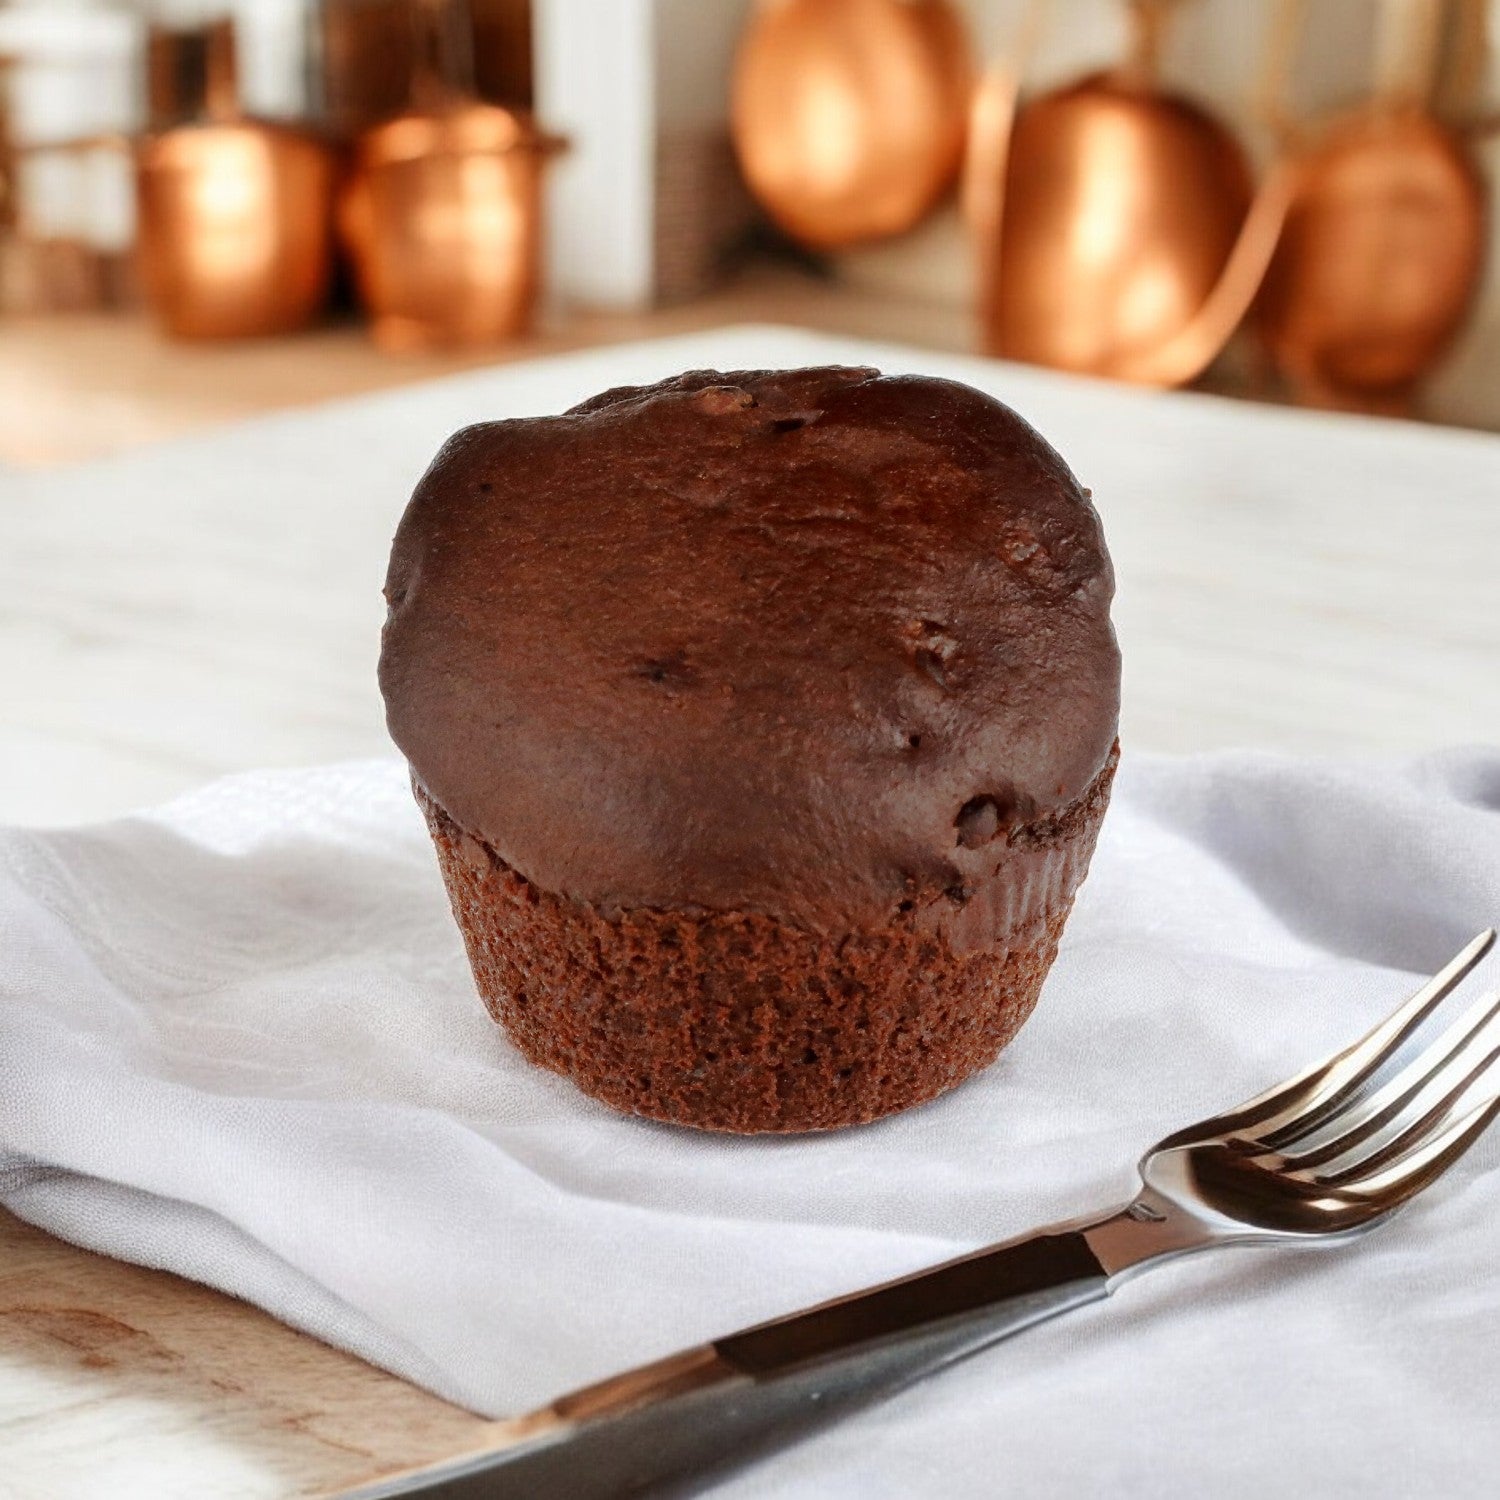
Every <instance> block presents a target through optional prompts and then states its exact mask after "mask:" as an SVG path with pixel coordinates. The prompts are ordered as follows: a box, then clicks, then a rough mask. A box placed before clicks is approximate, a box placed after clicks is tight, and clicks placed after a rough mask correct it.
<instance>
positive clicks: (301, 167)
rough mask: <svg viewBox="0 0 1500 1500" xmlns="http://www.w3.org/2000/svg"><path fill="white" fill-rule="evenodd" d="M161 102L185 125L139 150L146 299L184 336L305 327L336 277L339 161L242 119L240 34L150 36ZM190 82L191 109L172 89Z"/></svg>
mask: <svg viewBox="0 0 1500 1500" xmlns="http://www.w3.org/2000/svg"><path fill="white" fill-rule="evenodd" d="M150 55H151V56H152V58H153V62H154V68H153V77H154V79H156V80H158V81H160V80H169V81H171V82H172V83H173V84H174V88H173V89H170V90H169V89H167V88H166V87H165V85H161V86H159V88H158V89H157V91H156V92H155V93H154V95H153V99H154V103H155V104H156V105H158V106H159V107H160V108H162V109H163V110H166V111H170V112H171V113H173V114H176V115H179V116H186V117H188V118H187V119H186V122H185V123H181V124H176V125H173V126H170V127H169V128H167V129H164V130H156V131H152V132H150V133H148V134H146V135H145V136H142V137H141V138H139V139H138V140H136V141H135V142H134V143H133V147H134V151H135V159H136V191H137V207H138V215H139V229H138V236H139V238H138V254H139V262H140V272H141V279H142V282H143V285H144V289H145V294H146V300H147V302H148V304H149V306H150V308H151V310H152V312H153V313H154V314H155V315H156V317H157V319H158V320H159V322H160V323H161V325H162V327H163V328H164V329H165V330H166V331H167V332H168V333H169V334H171V335H173V336H174V337H177V338H249V337H257V336H261V335H265V334H273V333H284V332H286V331H288V330H290V329H294V328H299V327H302V326H303V325H304V324H306V323H308V322H309V321H311V320H312V319H313V318H314V317H316V316H317V314H318V313H319V311H320V310H321V309H322V307H323V306H324V304H325V302H326V300H327V297H328V291H329V284H330V280H331V277H332V271H333V231H332V209H333V201H334V195H335V189H336V178H337V158H336V154H335V153H334V151H333V150H332V148H331V147H330V146H329V145H328V143H327V142H325V141H323V140H322V139H320V138H319V137H318V136H316V135H314V134H312V133H311V132H309V131H305V130H300V129H296V128H293V127H291V126H287V125H282V124H273V123H271V122H268V121H264V120H257V119H252V118H248V117H246V116H243V115H241V114H240V113H239V112H238V107H237V104H236V102H235V89H234V82H233V80H234V32H233V28H232V26H231V25H230V24H229V23H227V22H221V23H218V24H216V25H214V26H213V27H211V28H209V29H207V30H206V31H204V32H199V33H193V34H184V33H178V34H174V35H168V36H162V35H160V34H158V35H156V36H153V38H152V47H151V54H150ZM184 81H186V89H187V91H188V92H189V93H191V91H192V90H193V89H194V88H197V89H199V90H201V97H200V98H199V99H198V100H197V101H196V102H194V101H192V100H190V99H186V98H184V97H183V92H182V89H180V88H177V87H175V85H181V84H183V83H184Z"/></svg>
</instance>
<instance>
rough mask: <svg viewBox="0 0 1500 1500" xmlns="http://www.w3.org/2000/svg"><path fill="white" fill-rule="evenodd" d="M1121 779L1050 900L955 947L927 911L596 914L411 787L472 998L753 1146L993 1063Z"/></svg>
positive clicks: (524, 1034) (931, 1093)
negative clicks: (875, 917) (846, 918)
mask: <svg viewBox="0 0 1500 1500" xmlns="http://www.w3.org/2000/svg"><path fill="white" fill-rule="evenodd" d="M1113 770H1114V762H1113V757H1111V762H1110V765H1109V766H1108V767H1107V768H1106V771H1105V772H1104V773H1103V774H1102V775H1101V776H1100V778H1099V780H1098V781H1097V782H1096V783H1095V785H1094V787H1092V788H1091V789H1090V792H1089V794H1088V796H1086V797H1085V799H1084V800H1083V801H1082V802H1081V803H1079V804H1077V805H1076V807H1075V808H1074V809H1073V810H1072V811H1073V812H1074V813H1075V814H1076V816H1074V817H1069V818H1068V819H1067V820H1066V823H1067V825H1069V826H1065V827H1060V828H1057V829H1056V830H1055V836H1056V841H1057V844H1058V845H1059V846H1060V847H1058V848H1057V849H1056V851H1055V853H1056V855H1057V858H1058V860H1059V862H1060V864H1061V865H1062V866H1063V867H1064V868H1061V869H1058V870H1057V872H1056V873H1057V874H1058V875H1059V876H1061V878H1059V879H1056V880H1054V881H1051V882H1049V883H1048V884H1049V886H1050V889H1051V892H1052V893H1053V898H1054V899H1053V900H1052V902H1051V904H1050V905H1049V906H1048V907H1047V908H1046V909H1045V910H1044V911H1043V912H1042V913H1041V914H1040V915H1039V917H1038V918H1037V919H1036V920H1034V921H1032V922H1031V923H1029V924H1028V925H1027V927H1026V929H1024V930H1023V931H1021V932H1018V933H1015V934H1013V935H1012V936H1011V938H1010V940H1009V941H1007V942H1006V943H1004V944H1003V945H1001V944H990V945H982V946H979V947H975V948H971V949H968V950H966V951H955V950H954V949H953V948H951V947H950V946H949V945H948V943H947V942H945V941H944V940H943V939H942V938H941V937H940V936H938V935H937V934H936V933H934V932H933V931H931V930H930V927H929V926H924V924H923V922H922V914H921V913H920V911H912V912H906V913H898V914H897V915H895V916H894V917H893V919H892V921H891V923H890V925H889V926H888V927H885V928H883V929H881V930H879V931H871V932H856V933H850V934H846V935H843V936H840V937H820V936H818V935H816V934H814V933H810V932H806V931H803V930H802V929H800V928H796V927H792V926H790V925H788V924H786V923H784V922H780V921H777V920H776V919H775V918H772V917H768V916H764V915H760V914H757V913H742V912H706V913H686V912H672V911H656V910H651V909H646V908H637V909H630V910H625V911H623V912H621V913H619V914H618V915H611V916H607V917H606V916H605V915H603V914H601V913H600V912H599V911H597V910H596V909H595V908H593V907H592V906H589V905H587V904H586V903H583V902H580V901H574V900H571V899H569V898H566V897H561V896H557V895H554V894H552V893H550V892H547V891H542V890H539V889H538V888H537V887H535V886H534V885H532V884H531V882H530V881H528V880H526V879H525V878H524V877H523V876H522V875H520V874H519V873H517V872H516V871H515V870H514V869H512V868H511V867H510V866H509V865H507V864H506V863H505V862H504V861H503V860H502V859H500V858H499V856H498V855H496V854H495V852H494V851H493V850H492V849H491V848H490V847H489V846H488V845H487V844H485V843H484V842H483V841H482V840H480V839H477V838H475V837H473V836H472V835H470V834H468V833H467V832H465V830H463V829H462V828H460V827H459V826H458V825H457V824H456V823H455V822H454V821H453V820H452V819H451V818H450V817H448V815H447V814H446V813H445V812H444V811H443V809H442V808H441V807H439V806H438V805H437V804H436V803H435V802H434V801H433V800H432V799H431V798H430V797H429V796H428V795H427V794H426V792H425V790H424V789H423V788H422V787H421V786H420V784H418V785H416V786H415V790H416V794H417V800H418V802H419V803H420V804H421V806H422V809H423V811H424V813H425V814H426V816H427V822H428V827H429V828H430V830H431V832H432V837H433V842H434V843H435V845H436V846H437V853H438V861H439V864H440V866H441V868H442V872H443V878H444V881H445V882H446V884H447V888H448V895H449V899H450V901H451V903H452V906H453V912H454V916H455V917H456V918H457V921H458V926H459V928H460V930H461V931H462V933H463V937H464V942H465V945H466V947H467V949H468V954H469V960H470V963H471V965H472V967H473V971H474V978H475V982H476V984H477V986H478V989H479V993H480V995H481V997H482V998H483V1000H484V1003H485V1005H486V1007H487V1008H488V1010H489V1012H490V1014H491V1015H492V1016H493V1017H494V1018H495V1020H497V1021H498V1022H499V1023H500V1024H501V1026H503V1027H504V1029H505V1031H506V1032H507V1034H508V1035H509V1036H510V1038H511V1040H512V1041H513V1042H514V1043H515V1045H516V1046H517V1047H518V1048H519V1049H520V1050H521V1052H522V1053H524V1054H525V1056H526V1057H527V1058H528V1059H530V1061H532V1062H533V1063H536V1064H538V1065H539V1066H541V1067H544V1068H549V1069H551V1070H552V1071H553V1072H556V1073H561V1074H562V1075H563V1076H564V1077H566V1078H569V1079H571V1080H572V1081H573V1082H574V1083H575V1084H577V1086H578V1087H579V1088H580V1089H582V1090H583V1092H584V1093H586V1094H590V1095H592V1096H593V1097H594V1098H596V1099H599V1100H602V1101H603V1102H604V1103H606V1104H609V1105H611V1106H613V1107H614V1108H615V1109H618V1110H622V1111H624V1112H626V1113H628V1114H635V1115H643V1116H646V1117H647V1118H649V1119H653V1120H662V1121H666V1122H669V1123H672V1124H678V1125H689V1126H694V1127H696V1128H698V1129H703V1130H717V1131H730V1132H734V1133H738V1134H759V1133H762V1132H773V1131H806V1130H829V1129H833V1128H835V1127H838V1126H843V1125H855V1124H861V1123H864V1122H867V1121H870V1120H875V1119H878V1118H880V1117H881V1116H882V1115H888V1114H892V1113H894V1112H895V1111H897V1110H902V1109H907V1108H909V1107H910V1106H912V1105H914V1104H920V1103H922V1102H923V1101H925V1100H928V1099H932V1098H934V1097H935V1096H937V1095H938V1094H941V1093H944V1092H945V1091H946V1090H948V1089H950V1088H953V1087H954V1086H955V1085H956V1084H959V1083H961V1082H963V1080H964V1079H965V1078H967V1077H969V1076H970V1075H971V1074H972V1073H974V1072H976V1071H977V1070H979V1069H980V1068H984V1067H987V1066H988V1065H989V1064H990V1063H992V1062H993V1061H994V1060H995V1058H996V1057H997V1056H998V1055H999V1053H1000V1051H1001V1049H1002V1048H1004V1047H1005V1045H1006V1044H1007V1043H1008V1042H1009V1041H1010V1040H1011V1038H1012V1037H1013V1036H1015V1034H1016V1032H1017V1031H1018V1030H1019V1029H1020V1027H1021V1025H1022V1023H1023V1022H1024V1021H1025V1020H1026V1018H1027V1017H1028V1016H1029V1015H1030V1014H1031V1011H1032V1009H1033V1007H1034V1006H1035V1004H1036V1000H1037V995H1038V993H1039V991H1040V990H1041V986H1042V981H1043V979H1044V978H1045V977H1046V974H1047V970H1048V969H1049V968H1050V967H1051V965H1052V960H1053V958H1054V957H1055V956H1056V953H1057V944H1058V939H1059V938H1060V937H1061V935H1062V929H1063V924H1064V922H1065V921H1066V919H1067V916H1068V912H1069V911H1070V910H1071V908H1072V904H1073V893H1074V891H1075V890H1076V889H1077V886H1078V884H1079V882H1080V881H1081V880H1082V878H1083V875H1084V872H1085V870H1086V868H1087V865H1088V859H1089V855H1090V854H1091V853H1092V850H1093V845H1094V839H1095V835H1096V833H1097V830H1098V823H1099V820H1100V819H1101V818H1102V816H1103V813H1104V808H1105V805H1106V804H1107V802H1108V798H1109V783H1110V780H1111V778H1112V774H1113Z"/></svg>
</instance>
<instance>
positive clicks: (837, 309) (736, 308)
mask: <svg viewBox="0 0 1500 1500" xmlns="http://www.w3.org/2000/svg"><path fill="white" fill-rule="evenodd" d="M744 321H761V322H786V323H792V324H796V325H799V326H802V327H807V328H819V329H826V330H828V331H831V332H842V333H850V334H855V335H859V336H862V337H866V338H885V339H892V340H899V341H904V342H909V343H914V344H918V345H922V346H925V347H931V348H935V349H947V350H962V349H967V348H968V347H969V346H970V344H971V342H972V337H973V335H972V332H971V329H970V326H969V320H968V319H967V318H966V317H965V316H964V315H963V314H962V313H961V312H959V311H957V310H955V309H954V308H951V307H932V306H928V305H925V304H919V303H911V302H901V301H897V300H893V299H891V298H889V297H882V296H879V295H877V294H874V293H862V292H857V291H852V290H848V289H845V290H840V291H838V292H831V291H830V289H829V286H828V284H827V283H826V282H823V281H821V280H818V279H816V278H813V277H811V276H806V275H801V274H798V273H795V272H790V271H783V272H776V271H769V272H767V271H761V272H757V273H755V274H753V275H750V276H747V277H742V278H740V279H738V280H736V281H735V282H734V283H733V284H731V285H730V286H727V287H726V288H725V289H723V290H722V291H720V292H717V293H714V294H712V295H710V296H707V297H704V298H701V299H699V300H698V301H696V302H693V303H690V304H686V305H684V306H681V307H676V308H668V309H665V310H661V311H657V312H651V313H571V314H565V313H562V312H558V311H553V312H551V313H548V314H546V315H545V316H544V317H543V318H542V319H541V322H540V326H539V328H538V330H537V332H536V333H534V334H532V335H531V336H530V337H527V338H525V339H521V340H518V341H516V342H515V343H512V344H507V345H504V346H502V347H499V348H496V349H486V350H482V351H468V352H460V353H450V354H410V355H392V354H386V353H383V352H382V351H380V350H378V349H376V348H375V346H374V345H373V344H372V343H371V342H370V340H369V338H368V337H367V335H366V334H365V332H364V330H363V329H362V328H361V327H359V326H358V325H357V324H355V323H352V322H349V323H341V324H333V325H330V326H328V327H324V328H319V329H314V330H311V331H309V332H307V333H303V334H298V335H295V336H293V337H290V338H280V339H267V340H262V341H251V342H246V343H232V344H214V343H204V344H184V343H171V342H168V341H166V340H164V339H162V338H161V337H160V336H159V335H158V334H157V333H156V331H155V330H154V329H153V328H152V327H151V325H150V324H149V323H148V322H147V321H146V320H145V319H144V318H143V317H140V316H122V315H119V314H90V315H79V316H74V317H51V318H31V319H11V320H7V321H5V322H4V323H3V324H0V463H12V464H17V465H28V466H30V465H54V464H61V463H72V462H77V461H79V460H84V459H91V458H102V457H104V456H106V455H108V454H111V453H117V452H121V451H122V450H124V449H127V448H133V447H136V446H139V445H141V444H144V443H152V442H157V441H160V440H161V439H164V438H171V437H177V436H180V435H181V434H183V433H186V432H190V431H194V430H197V429H199V428H203V427H210V426H213V425H215V424H217V423H223V422H231V421H234V420H236V419H237V418H242V417H248V416H254V415H257V414H259V413H262V412H267V411H279V410H283V409H286V408H288V407H296V406H306V405H310V404H314V403H316V402H319V401H328V400H332V399H335V398H337V397H340V396H355V395H359V394H361V393H363V392H366V391H376V390H385V389H388V388H390V387H392V386H398V385H406V384H409V383H411V382H414V381H419V380H430V379H432V378H434V377H436V376H440V375H449V374H453V373H454V372H456V371H459V370H468V369H473V368H476V367H478V366H481V365H487V364H497V363H498V364H503V363H510V362H513V361H515V360H518V359H529V358H534V357H536V356H538V355H543V354H558V353H563V352H565V351H567V350H570V349H581V348H586V347H590V346H593V345H598V344H605V343H615V342H620V341H623V340H626V339H638V338H648V337H657V336H659V335H662V334H671V333H685V332H688V331H691V330H693V329H698V328H713V327H716V326H718V325H719V324H722V323H726V322H744Z"/></svg>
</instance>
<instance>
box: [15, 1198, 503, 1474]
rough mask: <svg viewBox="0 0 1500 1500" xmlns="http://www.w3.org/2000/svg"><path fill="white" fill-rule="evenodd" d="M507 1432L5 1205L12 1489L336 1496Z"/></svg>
mask: <svg viewBox="0 0 1500 1500" xmlns="http://www.w3.org/2000/svg"><path fill="white" fill-rule="evenodd" d="M496 1431H497V1428H496V1424H493V1423H489V1422H485V1421H483V1420H481V1419H480V1418H479V1417H476V1416H473V1415H472V1414H471V1413H469V1412H466V1411H462V1410H460V1409H459V1408H458V1407H456V1406H450V1405H448V1403H447V1402H445V1401H439V1400H438V1399H437V1397H435V1396H429V1395H428V1394H427V1393H426V1392H424V1391H420V1390H418V1389H417V1388H416V1387H415V1386H412V1385H408V1384H407V1383H406V1382H405V1381H403V1380H397V1379H396V1378H395V1377H394V1376H391V1375H386V1374H384V1373H383V1372H381V1371H379V1370H377V1369H375V1368H374V1366H372V1365H367V1364H365V1363H364V1361H363V1360H359V1359H355V1358H353V1357H352V1356H350V1355H347V1354H342V1353H340V1352H339V1351H338V1350H336V1349H330V1348H329V1347H328V1346H327V1345H326V1344H320V1343H318V1342H316V1341H315V1340H313V1339H310V1338H307V1337H305V1336H304V1335H302V1334H299V1333H295V1332H293V1331H292V1330H291V1329H290V1328H287V1327H285V1326H284V1325H283V1324H280V1323H278V1322H276V1321H275V1319H273V1318H271V1317H269V1316H267V1314H265V1313H263V1312H261V1311H260V1310H259V1309H257V1308H254V1307H251V1306H250V1305H249V1303H246V1302H240V1301H237V1300H236V1299H234V1298H232V1297H225V1296H223V1295H221V1294H220V1293H218V1292H214V1291H210V1290H209V1289H208V1288H207V1287H203V1286H197V1285H195V1284H194V1283H192V1282H189V1281H184V1280H182V1279H181V1278H180V1277H177V1276H172V1275H168V1274H167V1273H166V1272H163V1271H149V1270H145V1269H143V1268H142V1267H140V1266H130V1265H125V1264H123V1263H122V1262H120V1261H114V1260H106V1259H104V1257H103V1256H99V1255H94V1254H91V1253H90V1252H89V1251H86V1250H79V1249H76V1248H75V1247H73V1246H71V1245H64V1244H63V1243H62V1242H61V1241H59V1240H56V1239H54V1238H53V1237H52V1236H51V1235H48V1234H44V1233H43V1232H42V1231H41V1230H39V1229H34V1228H32V1227H31V1226H30V1225H29V1224H24V1223H22V1222H21V1220H19V1219H17V1218H14V1217H12V1216H11V1215H10V1214H8V1213H6V1212H5V1211H4V1210H0V1496H3V1497H4V1500H98V1497H99V1496H100V1495H101V1494H102V1493H104V1492H105V1490H106V1489H107V1492H108V1494H109V1496H110V1500H160V1497H161V1496H163V1495H182V1496H187V1495H191V1496H193V1497H195V1500H220V1497H224V1500H229V1497H233V1500H260V1497H271V1496H275V1497H278V1500H281V1497H287V1496H294V1495H295V1496H314V1495H329V1494H336V1493H338V1492H339V1491H341V1490H345V1489H348V1488H351V1487H353V1486H355V1485H359V1484H363V1483H367V1482H369V1481H371V1480H374V1479H377V1478H379V1477H381V1476H382V1475H387V1474H392V1473H396V1472H398V1471H400V1470H402V1469H409V1468H412V1467H413V1466H417V1465H421V1464H424V1463H428V1462H436V1461H437V1460H439V1459H445V1458H451V1457H453V1456H454V1455H456V1454H461V1453H464V1452H467V1451H470V1450H473V1449H477V1448H482V1447H486V1446H489V1443H490V1441H491V1440H492V1436H493V1435H494V1434H495V1433H496ZM143 1432H149V1434H150V1437H149V1440H145V1441H143ZM101 1487H102V1488H101Z"/></svg>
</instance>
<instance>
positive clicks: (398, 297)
mask: <svg viewBox="0 0 1500 1500" xmlns="http://www.w3.org/2000/svg"><path fill="white" fill-rule="evenodd" d="M559 145H560V143H559V142H558V141H557V140H555V139H554V138H552V137H550V136H546V135H544V134H542V133H541V132H540V131H538V130H537V129H536V128H535V126H534V125H533V124H532V123H531V121H530V119H529V118H528V117H527V116H526V115H525V114H523V113H520V112H518V111H514V110H508V109H503V108H501V107H499V106H497V105H489V104H476V103H455V104H453V105H451V106H450V107H448V108H445V109H439V110H435V111H414V112H412V113H410V114H406V115H402V116H400V117H398V118H397V119H394V120H391V121H389V122H388V123H386V124H385V125H382V126H379V127H377V128H376V129H375V130H373V131H370V132H368V133H367V134H366V135H365V136H364V137H363V138H362V139H361V140H360V142H359V145H358V147H357V148H356V153H355V166H354V172H353V175H352V177H351V179H350V182H349V184H348V186H347V188H346V189H345V192H344V196H343V201H342V204H341V211H340V226H341V229H342V233H343V239H344V243H345V245H346V247H347V249H348V251H349V254H350V257H351V259H352V261H353V263H354V271H355V279H356V282H357V284H358V287H359V291H360V296H361V298H362V300H363V302H364V304H365V306H366V308H367V309H368V311H369V314H370V317H371V320H372V325H373V333H374V336H375V338H376V340H377V342H379V343H380V344H381V345H383V346H384V347H386V348H389V349H412V348H424V347H430V346H443V345H469V344H483V343H490V342H494V341H496V340H500V339H505V338H510V337H513V336H514V335H515V334H518V333H520V332H522V331H523V330H524V329H525V328H526V327H527V326H528V325H529V323H530V322H531V319H532V315H533V312H534V310H535V306H536V298H537V289H538V286H539V283H540V267H541V220H542V203H541V179H542V172H543V169H544V166H545V163H546V160H547V157H548V156H549V155H550V154H551V153H553V152H554V151H556V150H558V149H559Z"/></svg>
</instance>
